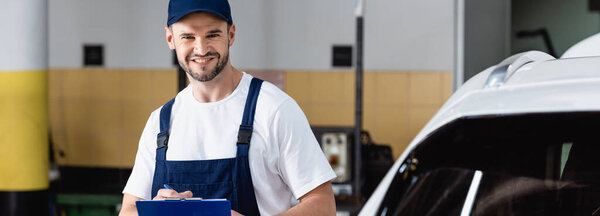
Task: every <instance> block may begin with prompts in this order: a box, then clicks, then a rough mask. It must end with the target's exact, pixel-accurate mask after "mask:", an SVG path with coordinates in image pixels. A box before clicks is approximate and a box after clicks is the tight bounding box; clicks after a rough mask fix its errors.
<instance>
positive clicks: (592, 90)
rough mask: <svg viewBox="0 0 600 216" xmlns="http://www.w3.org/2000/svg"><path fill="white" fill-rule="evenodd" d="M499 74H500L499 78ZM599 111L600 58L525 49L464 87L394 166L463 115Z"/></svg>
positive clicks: (371, 205) (380, 193)
mask: <svg viewBox="0 0 600 216" xmlns="http://www.w3.org/2000/svg"><path fill="white" fill-rule="evenodd" d="M498 77H499V78H498ZM578 111H600V57H580V58H567V59H554V57H552V56H549V55H547V54H545V53H542V52H539V51H530V52H525V53H520V54H517V55H514V56H511V57H509V58H507V59H506V60H505V61H503V62H501V63H500V64H498V65H495V66H492V67H489V68H487V69H486V70H484V71H482V72H480V73H479V74H477V75H476V76H474V77H473V78H471V79H469V80H468V81H467V82H466V83H465V84H463V86H461V87H460V88H459V89H458V90H457V91H456V92H455V93H454V94H453V95H452V96H451V97H450V98H449V99H448V101H447V102H446V103H445V104H444V105H443V106H442V108H440V110H439V111H438V112H437V113H436V114H435V115H434V116H433V118H432V119H431V120H430V121H429V122H428V123H427V124H426V125H425V127H424V128H423V129H422V130H421V131H420V132H419V134H417V136H416V137H415V138H414V139H413V140H412V142H411V143H410V144H409V145H408V147H407V148H406V150H405V151H404V152H403V154H402V155H401V156H400V157H399V158H398V160H397V161H396V163H394V165H393V166H392V168H391V169H390V170H397V169H398V168H399V167H400V164H401V162H402V161H404V160H405V159H406V158H407V156H408V154H409V153H410V152H411V151H412V149H414V148H415V147H416V146H417V145H418V144H419V143H421V141H423V140H424V139H425V138H427V137H428V136H429V135H430V134H431V133H434V132H435V131H436V130H437V129H438V128H440V127H442V126H444V125H446V124H448V123H450V122H452V121H454V120H456V119H459V118H464V117H475V116H489V115H498V116H501V115H512V114H527V113H556V112H578ZM392 177H393V175H390V173H388V175H386V176H385V177H384V179H383V180H382V181H381V184H380V186H382V185H384V186H385V187H378V188H377V189H376V190H375V191H374V193H373V194H372V196H371V197H377V198H379V199H375V200H369V202H367V204H366V205H365V206H364V207H363V210H365V211H361V215H363V213H365V214H368V213H367V212H374V211H373V210H374V208H377V207H378V203H379V200H380V198H382V197H383V194H384V193H385V190H387V186H389V184H390V182H391V180H392Z"/></svg>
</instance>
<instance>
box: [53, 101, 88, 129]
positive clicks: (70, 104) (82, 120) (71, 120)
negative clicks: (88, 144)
mask: <svg viewBox="0 0 600 216" xmlns="http://www.w3.org/2000/svg"><path fill="white" fill-rule="evenodd" d="M91 108H92V104H91V103H90V101H89V100H84V99H78V100H75V99H72V100H65V101H64V102H63V107H61V108H59V109H58V112H59V113H60V114H59V115H60V120H61V123H62V124H64V125H63V127H64V130H65V133H64V134H65V135H67V136H74V135H82V134H86V133H88V132H89V129H90V125H91V115H92V111H91ZM67 138H68V137H67Z"/></svg>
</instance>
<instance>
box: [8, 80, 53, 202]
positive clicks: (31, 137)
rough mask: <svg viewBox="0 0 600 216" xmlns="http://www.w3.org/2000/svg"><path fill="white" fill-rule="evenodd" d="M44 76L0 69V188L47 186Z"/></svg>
mask: <svg viewBox="0 0 600 216" xmlns="http://www.w3.org/2000/svg"><path fill="white" fill-rule="evenodd" d="M47 75H48V73H47V71H46V70H30V71H0V122H1V124H0V145H1V148H0V171H1V172H0V190H4V191H30V190H43V189H47V188H48V93H47V92H48V90H47V89H48V84H47V83H48V82H47V80H48V78H47Z"/></svg>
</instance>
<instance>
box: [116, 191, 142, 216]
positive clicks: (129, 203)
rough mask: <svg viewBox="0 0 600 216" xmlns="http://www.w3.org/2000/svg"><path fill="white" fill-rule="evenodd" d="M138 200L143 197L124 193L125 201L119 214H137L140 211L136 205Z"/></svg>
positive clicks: (120, 215) (129, 215) (123, 215)
mask: <svg viewBox="0 0 600 216" xmlns="http://www.w3.org/2000/svg"><path fill="white" fill-rule="evenodd" d="M138 200H143V199H142V198H139V197H136V196H134V195H131V194H123V203H122V204H121V211H120V212H119V216H137V215H138V213H137V209H136V207H135V201H138Z"/></svg>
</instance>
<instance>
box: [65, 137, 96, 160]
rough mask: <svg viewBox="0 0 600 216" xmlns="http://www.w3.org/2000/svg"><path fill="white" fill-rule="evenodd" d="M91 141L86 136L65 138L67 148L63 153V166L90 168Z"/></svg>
mask: <svg viewBox="0 0 600 216" xmlns="http://www.w3.org/2000/svg"><path fill="white" fill-rule="evenodd" d="M91 143H92V139H91V136H90V135H88V134H83V135H70V136H68V137H67V146H66V149H65V152H64V155H65V157H64V158H65V163H66V164H65V165H71V166H92V165H94V163H93V161H92V154H93V153H94V152H93V149H92V147H91Z"/></svg>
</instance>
